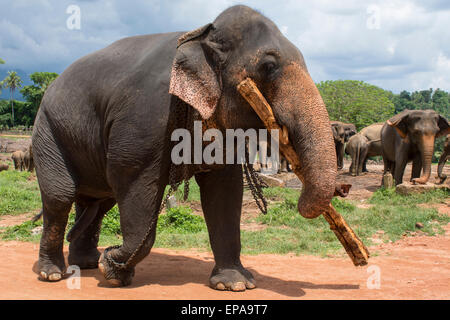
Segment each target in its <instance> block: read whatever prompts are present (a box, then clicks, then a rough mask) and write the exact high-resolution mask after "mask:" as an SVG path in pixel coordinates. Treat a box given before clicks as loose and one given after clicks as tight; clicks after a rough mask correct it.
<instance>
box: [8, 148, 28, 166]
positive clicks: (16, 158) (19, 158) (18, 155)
mask: <svg viewBox="0 0 450 320" xmlns="http://www.w3.org/2000/svg"><path fill="white" fill-rule="evenodd" d="M24 156H25V153H24V152H23V151H21V150H17V151H14V152H13V153H12V155H11V159H12V161H13V162H14V169H16V170H20V171H23V170H24V169H25V165H24Z"/></svg>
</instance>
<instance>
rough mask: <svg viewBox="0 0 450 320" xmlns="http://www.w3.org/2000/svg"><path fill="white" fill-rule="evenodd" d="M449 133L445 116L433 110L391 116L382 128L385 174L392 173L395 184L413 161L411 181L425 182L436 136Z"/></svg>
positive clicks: (413, 111) (400, 179) (429, 171)
mask: <svg viewBox="0 0 450 320" xmlns="http://www.w3.org/2000/svg"><path fill="white" fill-rule="evenodd" d="M449 132H450V130H449V123H448V121H447V119H445V118H444V117H443V116H441V115H439V114H438V113H436V112H435V111H434V110H408V109H406V110H404V111H402V112H401V113H399V114H397V115H395V116H393V117H392V118H390V119H389V120H387V121H386V123H385V124H384V125H383V128H382V130H381V142H382V155H383V161H384V173H385V174H386V173H387V172H391V174H392V175H393V177H394V180H395V184H396V185H398V184H401V183H402V182H403V174H404V171H405V167H406V164H407V163H408V162H410V161H412V172H411V182H412V183H414V184H425V183H427V181H428V179H429V178H430V174H431V160H432V157H433V153H434V142H435V139H436V138H437V137H440V136H443V135H445V134H447V133H449ZM422 168H423V173H422V174H421V172H422Z"/></svg>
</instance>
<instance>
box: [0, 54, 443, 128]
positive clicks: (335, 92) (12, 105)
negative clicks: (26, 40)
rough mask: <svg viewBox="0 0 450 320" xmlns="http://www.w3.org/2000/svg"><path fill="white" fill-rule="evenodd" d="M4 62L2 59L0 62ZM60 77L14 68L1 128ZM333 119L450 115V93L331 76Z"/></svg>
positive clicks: (328, 97)
mask: <svg viewBox="0 0 450 320" xmlns="http://www.w3.org/2000/svg"><path fill="white" fill-rule="evenodd" d="M2 63H4V61H3V60H2V59H0V64H2ZM57 77H58V74H57V73H52V72H35V73H33V74H31V75H30V79H31V81H32V82H33V84H32V85H28V86H24V87H22V79H20V77H19V75H18V74H17V73H16V72H14V71H10V72H8V76H7V77H6V78H5V79H4V80H3V81H1V82H0V91H1V89H2V88H4V89H8V90H9V91H10V99H9V100H0V128H1V127H13V126H26V127H29V126H32V125H33V123H34V118H35V117H36V113H37V110H38V108H39V105H40V103H41V100H42V97H43V95H44V93H45V90H46V89H47V88H48V86H49V85H50V84H51V83H52V81H53V80H55V79H56V78H57ZM317 88H318V89H319V92H320V94H321V95H322V98H323V100H324V102H325V105H326V107H327V110H328V113H329V115H330V119H331V120H338V121H342V122H347V123H353V124H355V126H356V127H357V129H358V131H359V130H361V129H362V128H364V127H366V126H368V125H370V124H372V123H376V122H384V121H386V120H387V119H389V118H390V117H392V116H393V115H394V114H397V113H399V112H401V111H403V110H405V109H410V110H413V109H417V110H419V109H433V110H435V111H436V112H438V113H439V114H441V115H443V116H444V117H446V118H447V119H449V118H450V94H449V93H448V92H446V91H444V90H441V89H435V90H433V89H428V90H420V91H414V92H408V91H406V90H403V91H401V92H400V93H399V94H394V93H392V92H391V91H387V90H384V89H382V88H380V87H377V86H375V85H372V84H369V83H366V82H364V81H357V80H335V81H332V80H328V81H322V82H319V83H318V84H317ZM16 90H20V93H21V94H22V96H23V97H24V99H25V101H17V100H14V92H15V91H16Z"/></svg>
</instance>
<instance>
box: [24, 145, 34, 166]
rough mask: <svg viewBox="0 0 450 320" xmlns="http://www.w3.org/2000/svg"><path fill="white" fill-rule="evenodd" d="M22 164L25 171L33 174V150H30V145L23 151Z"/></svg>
mask: <svg viewBox="0 0 450 320" xmlns="http://www.w3.org/2000/svg"><path fill="white" fill-rule="evenodd" d="M23 163H24V167H25V169H26V170H28V171H29V172H33V170H34V161H33V150H32V149H31V145H30V146H29V147H28V149H27V150H26V151H25V153H24V155H23Z"/></svg>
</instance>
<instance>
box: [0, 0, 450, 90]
mask: <svg viewBox="0 0 450 320" xmlns="http://www.w3.org/2000/svg"><path fill="white" fill-rule="evenodd" d="M234 4H246V5H248V6H250V7H252V8H254V9H257V10H258V11H260V12H262V13H263V14H264V15H266V16H267V17H269V18H270V19H272V20H273V21H274V22H275V23H276V24H277V25H278V27H279V28H280V30H281V31H282V32H283V33H284V34H285V35H286V36H287V38H288V39H290V40H291V41H292V42H293V43H294V44H295V45H296V46H297V47H298V48H299V49H300V50H301V51H302V53H303V55H304V57H305V60H306V63H307V66H308V69H309V71H310V73H311V76H312V78H313V79H314V81H316V82H319V81H323V80H336V79H353V80H364V81H367V82H369V83H372V84H375V85H378V86H380V87H382V88H384V89H387V90H392V91H394V92H399V91H401V90H403V89H405V90H409V91H413V90H420V89H427V88H441V89H444V90H446V91H450V41H449V39H450V1H446V0H431V1H430V0H429V1H413V0H392V1H375V0H374V1H356V0H341V1H334V0H315V1H309V0H308V1H306V0H303V1H300V0H297V1H292V0H277V1H266V0H259V1H233V0H207V1H204V0H180V1H179V0H173V1H158V0H146V1H144V0H136V1H133V0H129V1H119V0H109V1H106V0H105V1H101V0H98V1H96V0H83V1H81V0H78V1H76V0H71V1H66V0H62V1H61V0H59V1H58V0H28V1H27V0H14V1H11V0H0V58H2V59H4V60H5V61H6V62H7V64H5V65H0V77H1V78H2V79H3V77H4V76H5V75H6V71H8V70H18V71H19V73H20V74H21V76H22V77H23V78H25V79H24V80H26V78H27V77H28V75H29V74H31V73H33V72H35V71H51V72H57V73H61V72H63V71H64V69H65V68H67V67H68V66H69V65H70V64H71V63H72V62H73V61H75V60H76V59H78V58H80V57H82V56H83V55H86V54H88V53H90V52H92V51H95V50H98V49H100V48H103V47H105V46H107V45H109V44H110V43H112V42H113V41H115V40H118V39H120V38H123V37H126V36H132V35H138V34H149V33H159V32H171V31H182V30H192V29H195V28H197V27H199V26H202V25H204V24H206V23H208V22H212V21H213V20H214V19H215V17H216V16H217V15H218V14H219V13H220V12H221V11H223V10H224V9H226V8H227V7H229V6H231V5H234ZM70 5H76V6H78V7H79V8H80V13H81V15H80V23H81V24H80V29H79V30H77V29H75V30H71V29H69V28H68V27H67V23H66V22H67V20H68V18H69V17H70V14H68V13H66V11H67V8H68V7H69V6H70ZM28 82H29V81H27V83H28ZM6 94H7V93H6V92H5V90H4V92H3V95H2V96H3V97H5V96H6Z"/></svg>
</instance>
